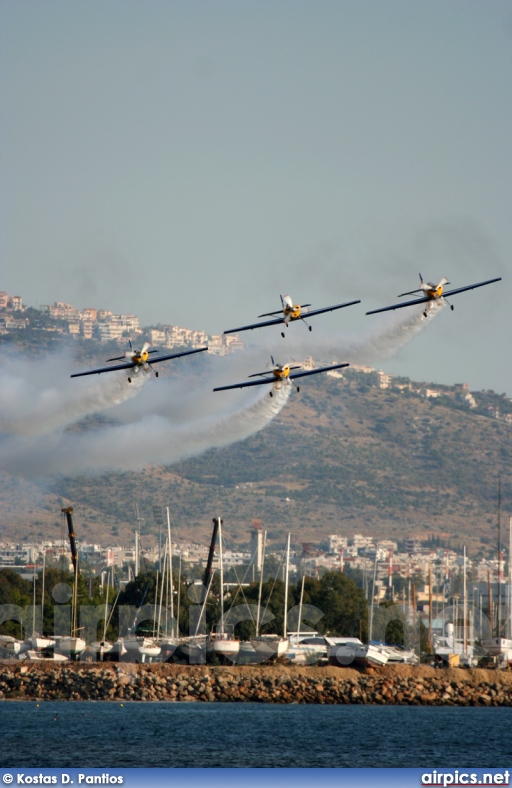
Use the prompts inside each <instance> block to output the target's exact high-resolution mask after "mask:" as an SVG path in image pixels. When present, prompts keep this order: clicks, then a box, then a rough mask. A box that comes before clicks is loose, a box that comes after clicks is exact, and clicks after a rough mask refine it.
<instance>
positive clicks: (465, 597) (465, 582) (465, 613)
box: [462, 545, 468, 657]
mask: <svg viewBox="0 0 512 788" xmlns="http://www.w3.org/2000/svg"><path fill="white" fill-rule="evenodd" d="M463 573H464V574H463V592H462V593H463V594H464V603H463V607H462V616H463V619H464V621H463V627H464V630H463V632H464V656H465V657H466V656H467V653H468V629H467V617H468V600H467V581H466V575H467V573H466V545H464V564H463Z"/></svg>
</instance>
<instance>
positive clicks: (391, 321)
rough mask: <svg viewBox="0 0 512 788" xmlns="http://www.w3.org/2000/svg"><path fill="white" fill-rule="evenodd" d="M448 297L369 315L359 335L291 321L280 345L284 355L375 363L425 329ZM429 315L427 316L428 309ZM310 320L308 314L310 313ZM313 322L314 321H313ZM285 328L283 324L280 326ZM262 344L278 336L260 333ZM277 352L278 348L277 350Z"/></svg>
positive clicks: (269, 346) (318, 359)
mask: <svg viewBox="0 0 512 788" xmlns="http://www.w3.org/2000/svg"><path fill="white" fill-rule="evenodd" d="M444 304H445V302H444V301H435V302H430V303H427V304H422V305H420V306H411V307H407V308H406V309H404V310H399V311H396V312H386V313H382V314H380V315H369V316H368V318H367V323H366V327H365V329H364V331H362V332H361V333H358V334H356V335H353V334H349V333H342V332H341V331H339V330H338V331H327V330H326V329H325V328H323V327H317V325H316V324H315V325H314V326H313V331H312V332H311V333H309V332H308V331H306V330H305V329H306V327H305V326H303V325H300V323H299V324H298V325H297V324H295V325H291V326H289V327H288V328H287V329H285V339H284V340H282V339H280V341H281V343H282V344H281V345H280V346H279V354H280V357H281V356H283V355H284V354H286V356H287V358H290V357H296V358H302V359H303V358H304V357H305V356H310V355H312V356H313V357H314V358H315V360H316V361H330V362H332V363H335V362H336V361H340V362H341V361H348V362H350V363H353V364H372V363H376V362H379V361H382V360H384V359H386V358H390V357H391V356H393V355H395V354H396V353H398V351H399V350H400V349H401V348H402V347H404V345H406V344H407V343H408V342H410V341H411V340H412V339H413V338H414V337H415V336H416V335H417V334H419V333H420V332H421V331H423V330H425V329H426V328H427V327H428V326H429V325H430V323H431V322H432V320H433V319H434V318H435V317H436V316H437V315H438V314H439V313H440V312H441V310H442V309H443V307H444ZM425 307H426V311H427V317H426V318H425V317H424V314H423V313H424V311H425ZM306 320H307V316H306ZM312 322H313V321H312ZM265 330H267V331H272V330H273V329H262V330H261V331H260V332H259V334H263V332H264V331H265ZM279 331H281V328H279ZM257 341H258V345H259V346H260V347H264V348H268V350H269V351H270V348H275V346H276V342H275V340H274V341H273V342H272V337H271V336H269V335H266V336H265V337H264V338H262V337H261V336H259V337H258V340H257ZM273 352H276V351H273Z"/></svg>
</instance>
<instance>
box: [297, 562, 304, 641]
mask: <svg viewBox="0 0 512 788" xmlns="http://www.w3.org/2000/svg"><path fill="white" fill-rule="evenodd" d="M305 579H306V575H302V585H301V587H300V600H299V620H298V622H297V637H299V635H300V625H301V623H302V602H303V600H304V581H305Z"/></svg>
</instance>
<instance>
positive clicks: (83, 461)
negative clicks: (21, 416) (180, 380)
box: [0, 381, 293, 477]
mask: <svg viewBox="0 0 512 788" xmlns="http://www.w3.org/2000/svg"><path fill="white" fill-rule="evenodd" d="M292 388H293V387H292V385H291V384H290V383H289V382H288V381H286V382H284V383H283V384H281V385H280V388H276V386H275V385H274V386H273V387H272V391H273V396H272V397H269V392H268V390H267V389H266V390H265V392H264V393H260V394H259V395H258V398H257V399H256V400H255V401H254V396H253V398H252V402H251V404H250V405H249V406H248V405H247V403H245V404H244V405H243V406H241V407H239V408H238V409H237V410H235V411H234V412H231V413H230V414H229V415H227V416H224V417H223V418H220V419H219V418H217V419H215V418H212V417H210V416H206V417H204V418H203V419H199V420H196V421H195V423H193V424H190V423H186V424H182V425H180V424H173V423H172V422H171V421H169V420H168V419H165V418H163V417H162V416H159V415H151V416H148V417H146V418H144V419H141V420H139V421H138V422H136V423H131V424H125V425H119V426H114V427H109V428H107V429H102V430H91V431H88V432H85V433H81V434H67V433H57V434H54V435H51V436H49V437H45V439H44V441H43V440H41V438H40V437H39V436H33V437H32V438H30V439H24V440H20V439H19V438H11V439H9V440H8V441H5V442H4V443H3V444H1V445H0V467H2V468H4V469H6V470H8V472H9V473H13V474H23V475H28V476H36V477H37V476H43V475H44V476H46V475H53V474H61V473H66V474H67V475H73V474H79V473H84V472H88V473H102V472H105V471H107V470H112V469H116V470H119V471H126V470H139V469H141V468H143V467H145V466H147V465H148V464H151V465H171V464H172V463H175V462H178V461H179V460H183V459H186V458H187V457H192V456H195V455H198V454H202V453H203V452H204V451H206V450H207V449H210V448H220V447H222V446H228V445H229V444H231V443H234V442H235V441H239V440H243V439H244V438H247V437H249V435H252V434H253V433H255V432H258V431H259V430H262V429H263V428H264V427H266V426H267V424H269V423H270V421H272V419H274V418H275V417H276V415H277V414H278V413H279V411H280V410H281V409H282V408H283V407H284V405H285V404H286V402H287V401H288V397H289V395H290V391H291V389H292Z"/></svg>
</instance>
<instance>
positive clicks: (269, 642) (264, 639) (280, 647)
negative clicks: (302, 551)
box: [251, 531, 290, 662]
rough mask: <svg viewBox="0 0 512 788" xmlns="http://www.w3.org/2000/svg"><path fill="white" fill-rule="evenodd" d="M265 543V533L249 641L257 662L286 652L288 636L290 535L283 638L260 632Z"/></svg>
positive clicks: (287, 555)
mask: <svg viewBox="0 0 512 788" xmlns="http://www.w3.org/2000/svg"><path fill="white" fill-rule="evenodd" d="M266 543H267V532H266V531H265V532H264V534H263V549H262V559H261V573H260V587H259V592H258V613H257V618H256V634H255V636H254V637H253V638H252V639H251V646H252V647H253V649H254V651H255V654H256V657H257V661H258V662H261V661H262V660H267V659H272V658H273V657H282V656H284V654H286V652H287V651H288V645H289V640H288V635H287V632H286V629H287V606H288V575H289V566H290V534H288V540H287V547H286V571H285V613H284V619H285V624H284V632H283V636H282V637H280V636H279V635H277V634H276V635H272V634H269V635H262V634H261V632H260V611H261V595H262V590H263V570H264V567H265V547H266Z"/></svg>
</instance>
